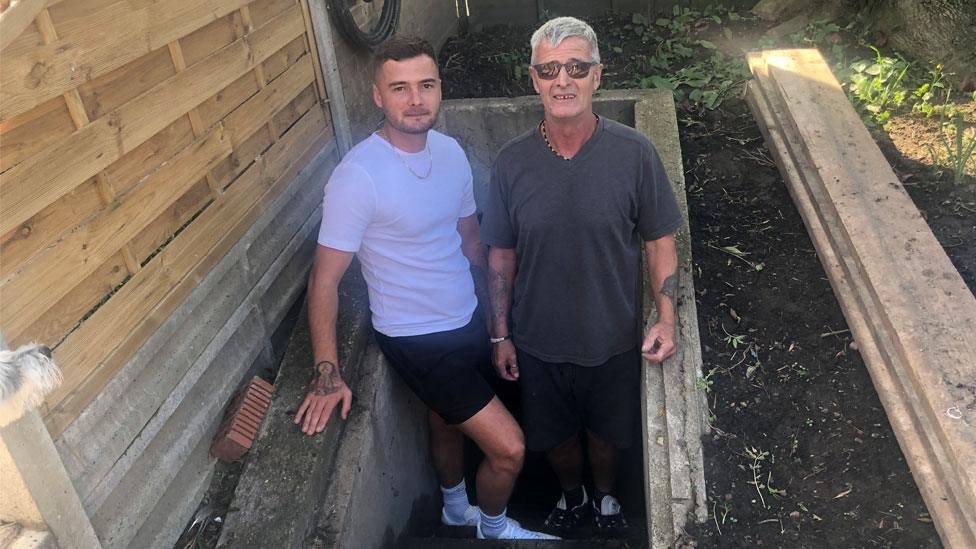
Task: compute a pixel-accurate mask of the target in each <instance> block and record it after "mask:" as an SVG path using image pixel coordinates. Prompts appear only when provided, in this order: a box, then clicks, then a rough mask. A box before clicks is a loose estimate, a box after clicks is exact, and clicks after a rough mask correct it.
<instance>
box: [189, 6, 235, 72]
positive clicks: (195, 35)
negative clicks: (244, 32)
mask: <svg viewBox="0 0 976 549" xmlns="http://www.w3.org/2000/svg"><path fill="white" fill-rule="evenodd" d="M236 17H239V16H238V15H237V12H233V13H229V14H227V15H225V16H224V17H221V18H220V19H217V20H216V21H214V22H212V23H210V24H208V25H206V26H204V27H201V28H199V29H197V30H195V31H193V32H191V33H190V34H188V35H186V36H184V37H182V38H180V40H179V42H180V48H181V49H182V50H183V57H184V59H186V64H187V66H190V65H193V64H194V63H197V62H199V61H200V60H202V59H204V58H206V57H207V56H208V55H210V54H212V53H213V52H215V51H217V50H219V49H220V48H223V47H224V46H227V45H228V44H231V43H232V42H234V40H237V39H238V38H240V36H239V35H238V34H237V33H236V32H235V28H234V27H235V26H234V19H235V18H236Z"/></svg>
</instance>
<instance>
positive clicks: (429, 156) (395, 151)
mask: <svg viewBox="0 0 976 549" xmlns="http://www.w3.org/2000/svg"><path fill="white" fill-rule="evenodd" d="M376 133H378V134H380V136H381V137H382V138H383V139H386V141H387V142H388V143H389V144H390V146H391V147H393V154H395V155H396V157H397V158H399V159H400V162H401V163H402V164H403V165H404V166H405V167H406V168H407V171H409V172H410V173H411V174H413V176H414V177H416V178H417V179H427V178H428V177H430V174H431V173H433V171H434V155H433V154H431V152H430V143H429V142H428V143H425V144H424V150H426V151H427V162H428V164H429V165H428V166H427V173H425V174H424V175H420V174H419V173H417V172H415V171H413V168H411V167H410V164H409V163H407V159H406V158H404V157H403V155H401V154H400V150H399V149H397V147H396V145H394V144H393V141H390V136H389V135H388V134H387V133H386V128H383V129H381V130H380V131H378V132H376Z"/></svg>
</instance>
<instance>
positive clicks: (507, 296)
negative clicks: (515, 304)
mask: <svg viewBox="0 0 976 549" xmlns="http://www.w3.org/2000/svg"><path fill="white" fill-rule="evenodd" d="M491 305H492V318H493V319H494V321H495V323H496V324H501V323H503V322H507V321H508V311H509V309H510V308H511V305H512V282H511V281H510V280H509V279H508V277H507V276H505V273H503V272H500V271H492V272H491Z"/></svg>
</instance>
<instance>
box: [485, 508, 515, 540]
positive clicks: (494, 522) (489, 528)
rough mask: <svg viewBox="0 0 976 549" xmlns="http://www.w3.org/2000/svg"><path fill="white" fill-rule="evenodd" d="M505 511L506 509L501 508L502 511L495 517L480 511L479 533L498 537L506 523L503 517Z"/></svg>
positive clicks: (493, 537)
mask: <svg viewBox="0 0 976 549" xmlns="http://www.w3.org/2000/svg"><path fill="white" fill-rule="evenodd" d="M507 511H508V510H507V509H502V512H501V513H500V514H499V515H498V516H497V517H493V516H490V515H486V514H485V512H484V511H482V512H481V535H483V536H484V537H486V538H490V539H498V537H499V536H501V535H502V534H503V533H504V532H505V526H507V525H508V521H507V520H506V519H505V513H506V512H507Z"/></svg>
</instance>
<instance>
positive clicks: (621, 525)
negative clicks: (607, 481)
mask: <svg viewBox="0 0 976 549" xmlns="http://www.w3.org/2000/svg"><path fill="white" fill-rule="evenodd" d="M593 518H594V519H595V521H596V528H597V530H600V531H602V532H607V533H611V532H613V533H616V532H621V531H623V530H625V529H626V528H627V521H626V520H625V519H624V514H623V513H622V512H621V511H620V502H618V501H617V498H615V497H613V496H611V495H610V494H607V495H605V496H603V497H602V498H600V502H599V503H597V501H596V500H593Z"/></svg>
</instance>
